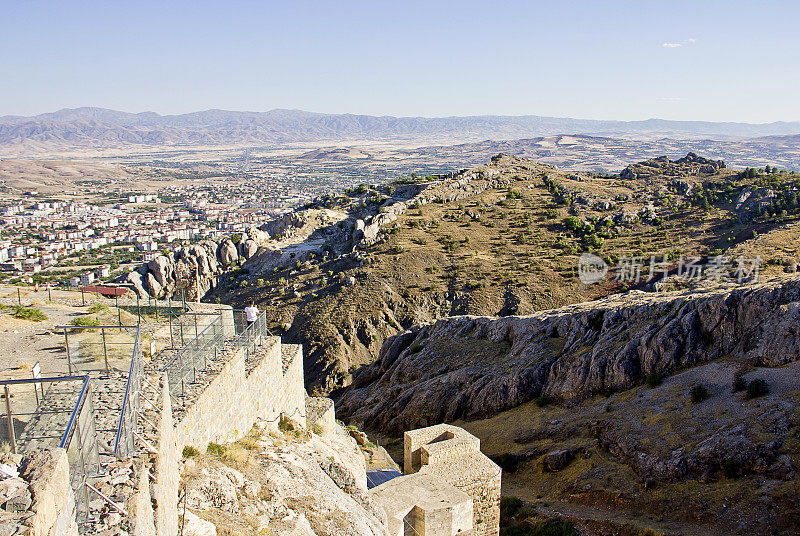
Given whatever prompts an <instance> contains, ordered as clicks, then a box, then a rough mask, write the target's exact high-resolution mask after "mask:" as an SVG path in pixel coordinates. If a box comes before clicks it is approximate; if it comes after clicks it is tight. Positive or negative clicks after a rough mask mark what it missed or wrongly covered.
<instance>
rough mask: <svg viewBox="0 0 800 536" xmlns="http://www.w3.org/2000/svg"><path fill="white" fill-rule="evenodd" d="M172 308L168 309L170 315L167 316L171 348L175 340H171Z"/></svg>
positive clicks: (173, 346)
mask: <svg viewBox="0 0 800 536" xmlns="http://www.w3.org/2000/svg"><path fill="white" fill-rule="evenodd" d="M171 311H172V308H171V307H170V315H169V345H170V346H171V347H172V348H175V339H173V338H172V314H171Z"/></svg>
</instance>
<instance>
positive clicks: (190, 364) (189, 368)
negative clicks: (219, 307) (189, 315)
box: [158, 314, 225, 398]
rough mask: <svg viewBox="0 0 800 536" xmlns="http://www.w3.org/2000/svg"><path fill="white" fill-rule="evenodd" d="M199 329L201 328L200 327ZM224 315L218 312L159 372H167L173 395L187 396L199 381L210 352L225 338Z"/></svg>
mask: <svg viewBox="0 0 800 536" xmlns="http://www.w3.org/2000/svg"><path fill="white" fill-rule="evenodd" d="M198 329H199V328H198ZM224 333H225V329H224V326H223V320H222V315H221V314H217V315H215V316H214V319H213V320H212V321H211V322H210V323H208V325H206V326H205V327H204V328H203V329H202V330H199V331H198V333H197V335H196V336H195V337H194V338H193V339H192V340H191V341H189V343H188V344H186V346H184V347H183V348H182V349H180V350H179V351H178V352H177V353H176V354H175V356H174V357H173V358H172V359H170V360H169V361H168V362H167V364H166V365H164V366H163V367H161V369H160V370H159V371H158V372H159V374H163V373H164V372H166V373H167V377H168V379H169V391H170V395H171V396H172V397H181V398H183V397H185V396H186V391H187V388H188V387H189V386H190V385H191V384H192V383H195V382H196V381H197V373H198V371H200V370H204V369H205V368H206V365H207V359H208V354H209V352H213V351H214V349H215V348H219V347H220V346H221V344H222V342H223V340H224V337H225V335H224Z"/></svg>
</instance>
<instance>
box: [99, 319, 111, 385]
mask: <svg viewBox="0 0 800 536" xmlns="http://www.w3.org/2000/svg"><path fill="white" fill-rule="evenodd" d="M100 334H101V335H102V336H103V358H104V359H105V361H106V374H110V373H111V371H110V370H109V368H108V350H106V328H100Z"/></svg>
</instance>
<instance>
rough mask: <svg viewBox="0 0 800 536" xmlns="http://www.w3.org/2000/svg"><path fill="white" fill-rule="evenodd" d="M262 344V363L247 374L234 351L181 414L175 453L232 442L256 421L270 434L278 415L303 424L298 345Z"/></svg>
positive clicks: (242, 360) (277, 340)
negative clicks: (185, 447)
mask: <svg viewBox="0 0 800 536" xmlns="http://www.w3.org/2000/svg"><path fill="white" fill-rule="evenodd" d="M262 343H263V345H262V346H258V347H257V352H259V354H261V359H260V361H259V362H258V364H257V365H256V366H255V367H254V368H253V369H252V370H250V371H249V373H248V372H247V363H246V355H245V352H244V350H243V349H239V350H238V351H236V353H235V354H234V355H233V357H232V358H231V359H230V360H228V362H227V363H225V365H224V366H223V367H222V370H221V371H220V372H219V374H218V375H217V376H216V377H215V378H214V380H212V381H211V383H210V384H209V385H208V386H207V387H206V388H205V390H204V391H203V393H202V394H201V395H200V396H199V397H198V398H197V399H196V400H195V401H194V403H193V404H192V406H191V407H189V408H188V409H187V410H186V413H185V414H184V416H183V418H182V419H181V421H180V422H179V423H178V425H177V427H176V430H177V436H178V446H179V448H181V449H182V448H183V447H184V446H186V445H190V446H192V447H194V448H196V449H198V450H200V451H204V450H205V449H206V448H207V447H208V444H209V442H212V441H213V442H215V443H226V442H230V441H236V440H238V439H241V438H242V437H244V436H245V434H247V432H249V431H250V429H251V428H252V427H253V424H255V422H256V421H257V420H259V419H261V420H263V421H264V422H265V423H266V425H267V426H268V427H270V428H274V429H277V427H278V424H279V422H280V418H281V417H282V416H285V417H287V418H291V419H293V420H294V421H296V422H298V423H299V424H300V425H301V426H305V425H306V422H305V416H306V409H305V408H306V403H305V398H306V391H305V387H304V383H303V381H304V380H303V349H302V346H299V345H294V344H289V345H281V342H280V338H278V337H266V338H265V339H264V340H263V341H262Z"/></svg>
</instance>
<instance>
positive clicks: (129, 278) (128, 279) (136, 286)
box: [123, 270, 148, 299]
mask: <svg viewBox="0 0 800 536" xmlns="http://www.w3.org/2000/svg"><path fill="white" fill-rule="evenodd" d="M123 283H128V284H129V285H131V286H132V287H133V291H134V292H136V295H137V296H139V298H142V299H146V298H147V297H148V293H147V291H146V290H145V288H144V281H142V274H140V273H139V272H138V271H136V270H134V271H132V272H130V273H128V275H126V276H125V279H124V280H123Z"/></svg>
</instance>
